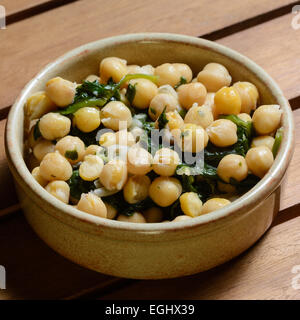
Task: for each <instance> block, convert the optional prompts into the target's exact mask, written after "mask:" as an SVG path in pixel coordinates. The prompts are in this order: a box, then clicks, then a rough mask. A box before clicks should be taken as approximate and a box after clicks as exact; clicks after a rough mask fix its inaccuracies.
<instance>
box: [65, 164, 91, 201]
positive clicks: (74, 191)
mask: <svg viewBox="0 0 300 320" xmlns="http://www.w3.org/2000/svg"><path fill="white" fill-rule="evenodd" d="M67 183H68V185H69V187H70V196H71V197H73V198H75V199H77V200H79V199H80V197H81V194H82V193H88V192H89V191H91V190H94V189H96V187H95V184H94V182H93V181H85V180H83V179H81V178H80V176H79V170H74V171H73V173H72V176H71V178H70V179H69V180H68V181H67Z"/></svg>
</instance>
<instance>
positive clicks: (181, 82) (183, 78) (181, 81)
mask: <svg viewBox="0 0 300 320" xmlns="http://www.w3.org/2000/svg"><path fill="white" fill-rule="evenodd" d="M186 83H187V81H186V78H185V77H180V81H179V82H178V83H177V84H176V86H175V87H174V89H175V90H176V89H177V88H178V87H180V86H181V85H182V84H186Z"/></svg>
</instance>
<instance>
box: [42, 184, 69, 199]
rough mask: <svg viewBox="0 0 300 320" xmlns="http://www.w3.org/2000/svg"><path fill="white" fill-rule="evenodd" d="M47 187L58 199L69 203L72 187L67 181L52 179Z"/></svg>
mask: <svg viewBox="0 0 300 320" xmlns="http://www.w3.org/2000/svg"><path fill="white" fill-rule="evenodd" d="M45 189H46V190H47V191H48V192H49V193H50V194H52V195H53V196H54V197H55V198H57V199H58V200H60V201H62V202H64V203H69V198H70V187H69V185H68V184H67V183H66V182H65V181H59V180H56V181H51V182H49V183H48V184H47V185H46V187H45Z"/></svg>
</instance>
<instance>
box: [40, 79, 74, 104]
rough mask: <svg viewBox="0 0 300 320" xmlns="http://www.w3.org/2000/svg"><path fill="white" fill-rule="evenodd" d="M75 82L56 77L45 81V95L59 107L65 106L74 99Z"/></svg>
mask: <svg viewBox="0 0 300 320" xmlns="http://www.w3.org/2000/svg"><path fill="white" fill-rule="evenodd" d="M75 93H76V83H73V82H71V81H68V80H65V79H63V78H61V77H56V78H53V79H51V80H49V81H48V82H47V83H46V94H47V96H48V97H49V98H50V99H51V100H52V101H53V102H54V103H55V104H56V105H57V106H59V107H66V106H67V105H69V104H71V103H72V102H73V101H74V97H75Z"/></svg>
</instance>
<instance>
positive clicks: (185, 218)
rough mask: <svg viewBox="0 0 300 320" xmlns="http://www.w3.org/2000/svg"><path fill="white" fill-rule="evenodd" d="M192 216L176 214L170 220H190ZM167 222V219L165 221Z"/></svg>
mask: <svg viewBox="0 0 300 320" xmlns="http://www.w3.org/2000/svg"><path fill="white" fill-rule="evenodd" d="M190 219H192V217H190V216H187V215H182V216H177V217H176V218H175V219H174V220H173V221H172V222H180V221H185V220H190ZM166 222H168V221H166Z"/></svg>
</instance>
